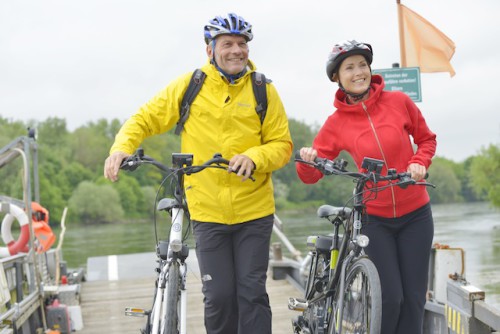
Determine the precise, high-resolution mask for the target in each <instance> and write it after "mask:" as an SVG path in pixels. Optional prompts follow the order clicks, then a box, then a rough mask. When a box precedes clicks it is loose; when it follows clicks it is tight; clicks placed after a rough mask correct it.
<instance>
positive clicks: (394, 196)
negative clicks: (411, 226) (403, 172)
mask: <svg viewBox="0 0 500 334" xmlns="http://www.w3.org/2000/svg"><path fill="white" fill-rule="evenodd" d="M361 105H362V106H363V110H364V111H365V114H366V117H367V118H368V122H369V123H370V126H371V128H372V131H373V135H374V136H375V140H376V142H377V145H378V149H379V150H380V153H381V154H382V159H384V164H385V168H386V169H387V170H389V166H388V165H387V159H386V158H385V154H384V150H383V149H382V145H381V144H380V140H379V139H378V135H377V131H375V126H374V125H373V121H372V118H371V117H370V114H369V113H368V108H367V106H366V105H365V103H364V102H361ZM389 189H390V190H391V195H392V215H393V217H394V218H396V195H395V194H394V188H393V187H389Z"/></svg>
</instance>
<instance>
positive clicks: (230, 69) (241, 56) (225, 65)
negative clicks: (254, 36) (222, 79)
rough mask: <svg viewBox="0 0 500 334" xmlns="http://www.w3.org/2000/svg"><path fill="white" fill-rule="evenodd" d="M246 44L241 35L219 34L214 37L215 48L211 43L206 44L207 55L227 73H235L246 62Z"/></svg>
mask: <svg viewBox="0 0 500 334" xmlns="http://www.w3.org/2000/svg"><path fill="white" fill-rule="evenodd" d="M248 52H249V50H248V45H247V40H246V39H245V37H243V36H238V35H221V36H219V37H217V38H216V39H215V50H213V49H212V43H210V44H209V45H208V46H207V55H208V57H209V58H210V59H212V57H214V54H215V61H216V62H217V64H218V65H219V67H220V68H221V69H222V70H223V71H224V72H226V73H227V74H231V75H232V74H237V73H240V72H241V71H243V69H244V68H245V67H246V66H247V63H248Z"/></svg>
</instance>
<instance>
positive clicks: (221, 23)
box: [204, 13, 253, 44]
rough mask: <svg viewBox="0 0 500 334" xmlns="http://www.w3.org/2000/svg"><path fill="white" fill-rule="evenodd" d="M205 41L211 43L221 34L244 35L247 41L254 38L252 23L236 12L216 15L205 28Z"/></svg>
mask: <svg viewBox="0 0 500 334" xmlns="http://www.w3.org/2000/svg"><path fill="white" fill-rule="evenodd" d="M204 32H205V43H207V44H209V43H210V42H211V41H212V40H213V39H215V37H217V36H219V35H242V36H243V37H245V39H246V40H247V41H251V40H252V38H253V34H252V25H251V24H250V23H249V22H247V21H245V19H244V18H242V17H241V16H238V15H236V14H234V13H229V14H228V15H227V17H222V16H216V17H215V18H213V19H212V20H210V21H209V22H208V24H207V25H206V26H205V28H204Z"/></svg>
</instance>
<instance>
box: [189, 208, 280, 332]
mask: <svg viewBox="0 0 500 334" xmlns="http://www.w3.org/2000/svg"><path fill="white" fill-rule="evenodd" d="M273 221H274V217H273V215H270V216H266V217H264V218H260V219H256V220H252V221H249V222H244V223H241V224H235V225H224V224H217V223H206V222H193V228H194V236H195V239H196V255H197V257H198V263H199V266H200V273H201V280H202V283H203V295H204V302H205V328H206V330H207V334H255V333H259V334H271V307H270V306H269V297H268V295H267V291H266V279H267V268H268V264H269V246H270V239H271V233H272V229H273Z"/></svg>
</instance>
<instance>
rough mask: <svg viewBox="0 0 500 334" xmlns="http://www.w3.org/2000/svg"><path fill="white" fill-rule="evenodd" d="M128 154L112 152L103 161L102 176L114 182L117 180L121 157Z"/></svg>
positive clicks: (126, 156)
mask: <svg viewBox="0 0 500 334" xmlns="http://www.w3.org/2000/svg"><path fill="white" fill-rule="evenodd" d="M129 156H130V154H127V153H125V152H119V151H118V152H114V153H112V154H111V155H110V156H109V157H108V158H107V159H106V161H104V177H105V178H107V179H109V180H111V181H112V182H115V181H117V180H118V171H119V170H120V165H121V163H122V161H123V159H126V158H128V157H129Z"/></svg>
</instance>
